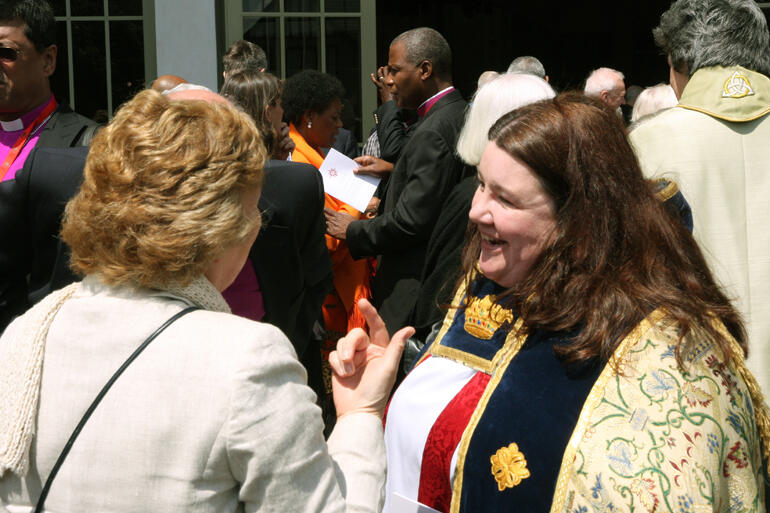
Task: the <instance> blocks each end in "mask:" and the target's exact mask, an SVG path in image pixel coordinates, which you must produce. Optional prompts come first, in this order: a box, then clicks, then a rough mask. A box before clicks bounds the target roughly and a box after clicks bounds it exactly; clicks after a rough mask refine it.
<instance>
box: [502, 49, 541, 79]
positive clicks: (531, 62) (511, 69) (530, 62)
mask: <svg viewBox="0 0 770 513" xmlns="http://www.w3.org/2000/svg"><path fill="white" fill-rule="evenodd" d="M508 73H525V74H527V75H535V76H536V77H540V78H542V79H543V80H545V68H544V67H543V63H542V62H540V60H539V59H538V58H537V57H532V56H531V55H523V56H521V57H516V58H515V59H513V62H511V65H510V66H508Z"/></svg>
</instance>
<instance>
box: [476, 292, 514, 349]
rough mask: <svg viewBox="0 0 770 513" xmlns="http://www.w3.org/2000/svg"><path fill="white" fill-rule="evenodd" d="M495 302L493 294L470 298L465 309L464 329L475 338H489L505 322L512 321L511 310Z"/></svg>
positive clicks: (495, 298)
mask: <svg viewBox="0 0 770 513" xmlns="http://www.w3.org/2000/svg"><path fill="white" fill-rule="evenodd" d="M496 302H497V296H494V295H488V296H484V297H483V298H481V299H479V298H477V297H474V298H472V299H471V300H470V301H469V302H468V306H467V307H466V309H465V331H467V332H468V333H470V334H471V335H473V336H474V337H476V338H480V339H482V340H489V339H491V338H492V336H493V335H494V334H495V331H497V330H498V328H500V326H502V325H503V324H504V323H505V322H512V321H513V312H511V311H510V310H508V309H506V308H503V307H502V306H500V305H498V304H496Z"/></svg>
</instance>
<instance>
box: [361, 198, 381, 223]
mask: <svg viewBox="0 0 770 513" xmlns="http://www.w3.org/2000/svg"><path fill="white" fill-rule="evenodd" d="M379 208H380V198H378V197H376V196H372V199H370V200H369V204H368V205H367V206H366V210H364V215H365V216H366V218H367V219H374V218H375V217H377V209H379Z"/></svg>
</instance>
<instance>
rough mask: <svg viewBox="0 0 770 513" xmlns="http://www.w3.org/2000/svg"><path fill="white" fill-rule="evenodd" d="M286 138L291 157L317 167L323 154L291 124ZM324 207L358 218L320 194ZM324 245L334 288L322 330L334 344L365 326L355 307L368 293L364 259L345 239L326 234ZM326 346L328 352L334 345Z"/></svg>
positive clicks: (352, 210) (344, 205) (326, 304)
mask: <svg viewBox="0 0 770 513" xmlns="http://www.w3.org/2000/svg"><path fill="white" fill-rule="evenodd" d="M289 137H291V139H292V141H294V145H295V148H294V151H293V152H292V154H291V159H292V160H293V161H294V162H304V163H307V164H310V165H311V166H313V167H315V168H316V169H320V167H321V164H322V163H323V161H324V157H323V156H322V155H321V154H320V153H319V152H318V151H316V150H315V149H314V148H313V147H311V146H310V145H309V144H308V143H307V141H305V139H304V137H302V135H301V134H300V133H299V132H298V131H297V128H296V127H295V126H294V124H290V125H289ZM324 206H325V207H328V208H331V209H333V210H335V211H336V212H345V213H346V214H350V215H352V216H354V217H355V218H357V219H360V218H362V215H361V213H360V212H359V211H358V210H356V209H355V208H353V207H351V206H350V205H348V204H347V203H343V202H342V201H340V200H338V199H336V198H333V197H331V196H329V195H328V194H324ZM326 248H327V249H328V250H329V255H330V256H331V259H332V270H333V271H334V290H333V291H332V292H331V293H330V294H329V295H328V296H327V297H326V299H325V300H324V305H323V314H324V322H325V323H326V330H327V331H328V332H329V340H328V341H327V342H330V343H332V344H335V345H336V341H337V339H338V338H339V337H341V336H344V335H345V334H346V333H347V332H348V331H350V330H351V329H353V328H363V329H367V327H366V321H365V319H364V316H363V314H361V312H360V310H359V309H358V304H357V303H358V300H359V299H361V298H366V299H369V298H371V297H372V294H371V290H370V289H369V268H368V265H367V260H366V259H361V260H353V257H351V256H350V251H348V245H347V244H346V243H345V241H344V240H340V239H337V238H334V237H332V236H331V235H326ZM327 349H328V350H329V351H331V350H333V349H334V346H332V347H330V348H327ZM324 353H325V355H326V356H327V357H328V352H327V351H324Z"/></svg>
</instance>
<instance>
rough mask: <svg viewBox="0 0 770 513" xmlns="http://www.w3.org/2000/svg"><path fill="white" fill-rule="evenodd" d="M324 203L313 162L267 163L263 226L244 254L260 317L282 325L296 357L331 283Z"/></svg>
mask: <svg viewBox="0 0 770 513" xmlns="http://www.w3.org/2000/svg"><path fill="white" fill-rule="evenodd" d="M323 204H324V191H323V182H322V180H321V174H320V173H319V172H318V171H317V170H316V169H315V168H314V167H313V166H311V165H309V164H301V163H298V162H287V161H282V160H270V161H268V162H267V164H266V165H265V180H264V183H263V186H262V195H261V196H260V198H259V209H260V211H261V212H262V229H261V230H260V232H259V235H258V236H257V240H256V241H255V242H254V245H253V246H252V247H251V251H250V253H249V258H250V259H251V262H252V264H253V265H254V271H255V272H256V274H257V279H258V280H259V287H260V289H261V291H262V299H263V302H264V305H265V317H264V318H263V319H262V320H263V321H264V322H269V323H270V324H273V325H275V326H278V327H279V328H281V330H282V331H283V332H284V333H285V334H286V336H287V337H289V340H291V341H292V343H293V344H294V348H295V349H296V351H297V355H298V356H299V357H300V359H302V356H303V353H305V351H306V349H307V347H308V343H309V342H310V340H311V338H312V331H313V324H314V323H315V321H317V320H318V319H319V318H320V314H321V305H322V304H323V300H324V298H325V297H326V295H327V294H328V293H329V291H330V290H331V286H332V279H333V275H332V263H331V259H330V258H329V252H328V251H327V250H326V242H325V240H324V232H325V231H326V227H325V225H324V218H323V215H322V212H323ZM316 352H318V351H316ZM319 355H320V352H319Z"/></svg>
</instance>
